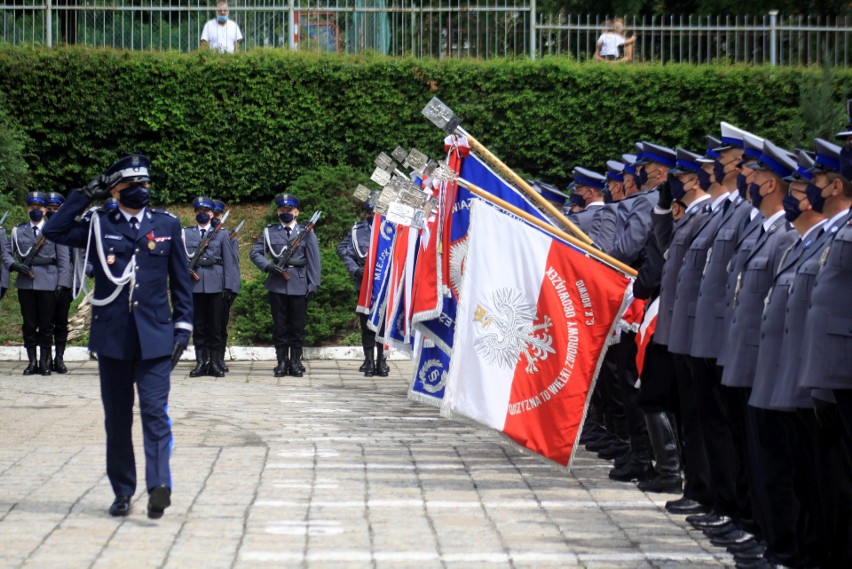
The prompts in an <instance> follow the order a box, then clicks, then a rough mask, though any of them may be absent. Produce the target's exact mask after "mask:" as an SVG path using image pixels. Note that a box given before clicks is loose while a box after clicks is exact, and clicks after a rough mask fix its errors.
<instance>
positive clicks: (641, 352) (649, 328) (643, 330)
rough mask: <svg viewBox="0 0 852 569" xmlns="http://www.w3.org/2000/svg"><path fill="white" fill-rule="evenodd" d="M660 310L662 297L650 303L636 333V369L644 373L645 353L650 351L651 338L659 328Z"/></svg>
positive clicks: (640, 373)
mask: <svg viewBox="0 0 852 569" xmlns="http://www.w3.org/2000/svg"><path fill="white" fill-rule="evenodd" d="M659 312H660V297H659V296H658V297H657V298H655V299H654V301H653V302H652V303H651V304H649V305H648V310H646V311H645V314H644V316H643V317H642V324H641V326H639V331H638V333H637V334H636V347H637V348H638V349H637V350H636V371H638V372H639V375H640V376H641V375H642V370H643V369H644V368H645V355H646V354H647V353H648V344H650V343H651V338H652V337H653V336H654V330H656V329H657V314H658V313H659Z"/></svg>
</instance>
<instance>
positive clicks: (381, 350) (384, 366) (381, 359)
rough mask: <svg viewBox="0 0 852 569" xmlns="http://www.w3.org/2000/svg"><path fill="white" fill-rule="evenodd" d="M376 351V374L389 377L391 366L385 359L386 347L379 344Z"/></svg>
mask: <svg viewBox="0 0 852 569" xmlns="http://www.w3.org/2000/svg"><path fill="white" fill-rule="evenodd" d="M376 352H377V353H376V375H378V376H379V377H387V376H388V374H390V368H389V367H388V362H387V360H385V347H384V346H381V345H377V346H376Z"/></svg>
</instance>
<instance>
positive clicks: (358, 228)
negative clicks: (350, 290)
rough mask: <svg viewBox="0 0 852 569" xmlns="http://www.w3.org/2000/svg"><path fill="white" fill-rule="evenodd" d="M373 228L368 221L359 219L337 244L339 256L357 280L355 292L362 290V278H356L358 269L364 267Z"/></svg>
mask: <svg viewBox="0 0 852 569" xmlns="http://www.w3.org/2000/svg"><path fill="white" fill-rule="evenodd" d="M371 233H372V228H371V226H370V224H369V223H367V222H366V221H359V222H358V223H356V224H355V225H353V226H352V229H351V230H350V231H349V233H347V234H346V236H345V237H344V238H343V239H341V240H340V243H338V244H337V256H338V257H340V260H341V261H343V265H344V266H345V267H346V270H347V271H349V275H350V276H351V277H352V278H353V279H354V280H355V292H360V291H361V279H356V278H355V273H356V272H358V269H363V268H364V263H366V261H367V252H368V251H369V249H370V235H371Z"/></svg>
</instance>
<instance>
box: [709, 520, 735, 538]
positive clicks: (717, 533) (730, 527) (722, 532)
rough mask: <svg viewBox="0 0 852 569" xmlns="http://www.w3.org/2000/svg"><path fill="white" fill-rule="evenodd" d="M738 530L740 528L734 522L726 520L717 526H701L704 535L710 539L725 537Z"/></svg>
mask: <svg viewBox="0 0 852 569" xmlns="http://www.w3.org/2000/svg"><path fill="white" fill-rule="evenodd" d="M739 530H740V528H738V527H737V525H736V524H735V523H734V522H728V523H726V524H725V525H722V526H719V527H714V528H703V529H702V530H701V531H702V532H704V535H706V536H707V537H709V538H711V539H714V538H715V539H725V538H726V537H727V536H728V535H730V534H732V533H733V532H736V531H739Z"/></svg>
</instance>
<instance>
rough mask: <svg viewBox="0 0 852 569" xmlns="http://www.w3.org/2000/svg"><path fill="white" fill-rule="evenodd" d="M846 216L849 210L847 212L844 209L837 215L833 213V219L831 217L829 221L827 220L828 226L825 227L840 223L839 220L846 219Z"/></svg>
mask: <svg viewBox="0 0 852 569" xmlns="http://www.w3.org/2000/svg"><path fill="white" fill-rule="evenodd" d="M847 215H849V210H848V209H844V210H843V211H841V212H839V213H835V214H834V217H832V218H831V219H829V220H828V221H827V223H828V225H826V227H831V226H832V225H834V224H835V223H837V222H838V221H840V219H841V218H842V217H846V216H847Z"/></svg>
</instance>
